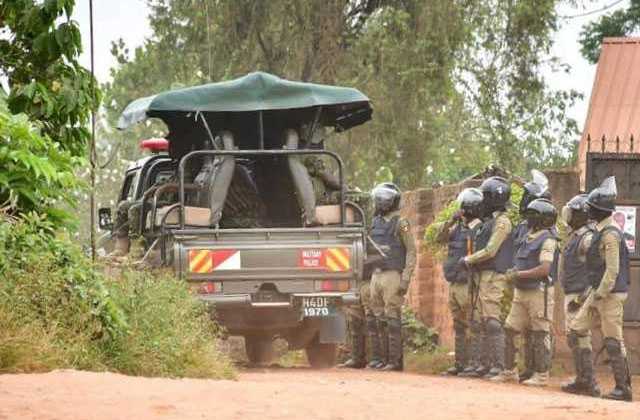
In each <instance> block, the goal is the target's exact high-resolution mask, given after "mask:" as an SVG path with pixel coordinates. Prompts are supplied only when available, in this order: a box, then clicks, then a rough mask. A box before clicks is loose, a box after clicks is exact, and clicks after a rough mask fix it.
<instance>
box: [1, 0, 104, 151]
mask: <svg viewBox="0 0 640 420" xmlns="http://www.w3.org/2000/svg"><path fill="white" fill-rule="evenodd" d="M74 4H75V1H74V0H46V1H36V0H16V1H4V2H1V3H0V32H3V33H5V34H8V35H9V36H7V37H3V38H2V40H0V73H2V74H4V76H6V78H7V80H8V82H9V86H10V92H9V98H8V104H9V108H10V109H11V112H13V113H15V114H18V113H25V114H27V115H28V116H29V118H30V119H32V120H38V121H40V123H41V128H42V131H43V133H44V134H46V135H48V136H49V137H50V138H51V139H52V140H53V141H54V142H56V143H58V144H59V145H60V146H61V148H62V149H64V150H68V151H70V152H71V153H72V154H73V155H75V156H79V155H82V154H83V153H84V146H85V144H86V142H87V140H88V138H89V132H88V130H87V128H86V126H87V123H88V121H89V117H90V111H91V109H93V108H96V107H97V104H98V103H99V95H98V93H97V90H96V89H93V85H94V83H95V82H94V80H93V79H92V77H91V75H90V73H89V72H88V71H87V70H85V69H84V68H82V67H81V66H80V65H79V64H78V62H77V57H78V56H79V54H80V52H81V50H82V46H81V36H80V30H79V28H78V25H77V23H76V22H74V21H72V20H70V17H71V13H72V11H73V7H74Z"/></svg>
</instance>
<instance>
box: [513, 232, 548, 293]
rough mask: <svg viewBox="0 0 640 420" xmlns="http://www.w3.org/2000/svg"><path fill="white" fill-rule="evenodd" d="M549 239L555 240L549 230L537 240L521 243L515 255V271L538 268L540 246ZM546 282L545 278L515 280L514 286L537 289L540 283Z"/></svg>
mask: <svg viewBox="0 0 640 420" xmlns="http://www.w3.org/2000/svg"><path fill="white" fill-rule="evenodd" d="M549 238H555V236H554V235H553V233H551V232H550V231H549V230H545V231H543V233H542V234H540V236H538V237H537V238H535V239H531V240H528V239H527V240H525V241H523V242H521V243H520V246H519V247H518V250H517V251H516V255H515V261H516V267H515V268H516V270H518V271H525V270H531V269H532V268H535V267H537V266H539V265H540V251H541V250H542V244H544V242H545V241H546V240H547V239H549ZM554 259H555V258H554ZM546 281H547V279H546V278H538V279H516V280H515V281H514V285H515V287H516V288H518V289H537V288H538V287H540V284H541V283H543V282H546Z"/></svg>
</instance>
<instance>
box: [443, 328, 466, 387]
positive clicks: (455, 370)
mask: <svg viewBox="0 0 640 420" xmlns="http://www.w3.org/2000/svg"><path fill="white" fill-rule="evenodd" d="M453 331H454V333H455V341H454V347H455V349H454V350H455V362H454V365H453V366H451V367H450V368H449V369H447V370H446V371H445V373H446V374H447V375H449V376H457V375H458V374H460V373H462V372H463V371H464V368H465V367H466V366H467V363H468V358H467V326H466V325H465V323H464V322H461V321H459V320H454V321H453Z"/></svg>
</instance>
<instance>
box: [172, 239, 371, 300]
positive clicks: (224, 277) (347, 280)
mask: <svg viewBox="0 0 640 420" xmlns="http://www.w3.org/2000/svg"><path fill="white" fill-rule="evenodd" d="M173 236H174V263H175V265H176V267H175V268H176V270H177V271H178V272H179V273H181V274H182V275H183V276H184V277H185V278H186V280H188V281H190V282H195V283H200V282H216V283H218V284H220V285H221V289H222V290H221V292H222V293H224V294H234V293H252V292H255V291H256V290H257V289H259V288H260V287H261V285H263V284H264V283H273V284H274V285H275V286H276V288H277V290H278V291H279V292H280V293H309V292H314V291H320V290H322V287H323V286H322V285H323V284H325V283H326V282H330V281H339V280H343V281H341V282H340V283H341V284H343V285H345V286H344V290H341V291H345V292H346V291H348V290H352V289H354V288H355V287H356V280H357V279H359V278H360V276H361V275H362V265H363V260H364V245H363V244H364V235H363V231H362V229H361V228H300V229H229V230H217V231H210V230H207V231H200V230H185V231H177V232H174V235H173Z"/></svg>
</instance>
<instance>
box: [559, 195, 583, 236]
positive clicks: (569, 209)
mask: <svg viewBox="0 0 640 420" xmlns="http://www.w3.org/2000/svg"><path fill="white" fill-rule="evenodd" d="M565 209H566V210H565ZM563 214H564V215H566V216H565V222H567V224H568V225H569V226H571V229H573V230H578V229H580V228H581V227H582V226H584V225H586V224H587V222H588V221H589V214H588V211H587V194H578V195H576V196H575V197H573V198H572V199H571V200H569V202H568V203H567V204H566V205H565V208H564V209H563Z"/></svg>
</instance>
